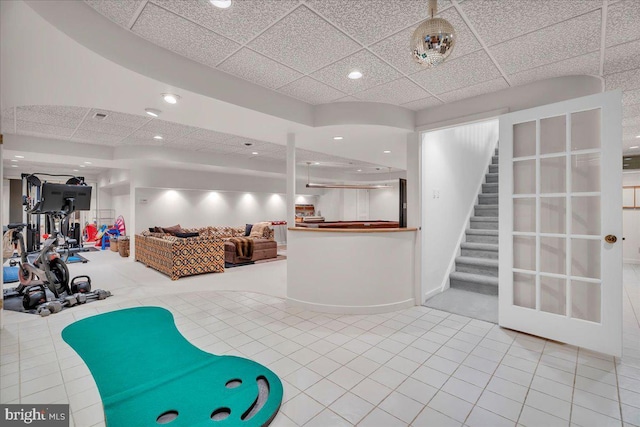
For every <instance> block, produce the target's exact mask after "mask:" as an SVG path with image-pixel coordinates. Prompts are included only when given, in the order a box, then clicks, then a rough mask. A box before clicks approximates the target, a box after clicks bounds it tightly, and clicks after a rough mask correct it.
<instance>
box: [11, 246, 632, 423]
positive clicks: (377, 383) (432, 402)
mask: <svg viewBox="0 0 640 427" xmlns="http://www.w3.org/2000/svg"><path fill="white" fill-rule="evenodd" d="M86 256H87V258H89V259H90V260H91V262H90V263H88V264H85V265H82V264H73V265H72V266H71V273H72V274H74V275H76V274H81V273H89V274H91V276H92V278H93V282H94V288H95V287H101V288H104V289H109V290H111V291H112V292H113V293H114V296H113V297H112V298H109V299H107V300H105V301H101V302H96V303H92V304H89V305H86V306H82V307H77V308H73V309H70V310H65V311H64V312H63V313H59V314H55V315H52V316H50V317H48V318H40V317H36V316H33V315H26V314H18V313H13V312H5V313H4V322H5V328H4V330H2V331H1V332H0V362H1V365H0V375H1V377H0V402H2V403H17V402H34V403H67V402H68V403H69V404H70V405H71V412H72V425H74V426H76V427H90V426H102V425H104V418H103V413H102V408H101V402H100V397H99V395H98V392H97V389H96V386H95V383H94V381H93V379H92V377H91V376H90V375H89V371H88V370H87V368H86V367H85V365H84V364H83V362H82V360H81V359H80V358H79V357H78V356H77V355H76V354H75V353H74V351H73V350H72V349H71V348H69V347H68V346H67V345H66V344H65V343H64V342H63V341H62V339H61V338H60V331H61V330H62V329H63V328H64V327H65V326H67V325H68V324H70V323H71V322H73V321H75V320H77V319H80V318H83V317H86V316H90V315H93V314H96V313H101V312H106V311H110V310H115V309H118V308H124V307H132V306H138V305H159V306H163V307H166V308H168V309H169V310H171V311H172V312H173V314H174V316H175V318H176V323H177V325H178V327H179V329H180V330H181V331H182V333H183V334H184V335H185V336H186V337H187V338H188V339H189V340H190V341H191V342H192V343H193V344H194V345H197V346H199V347H201V348H202V349H204V350H206V351H209V352H212V353H216V354H236V355H242V356H246V357H251V358H252V359H254V360H256V361H258V362H260V363H263V364H265V365H266V366H268V367H270V368H271V369H272V370H274V371H275V372H276V373H277V374H278V375H279V376H280V378H281V379H282V381H283V384H284V389H285V394H284V401H283V405H282V408H281V410H280V412H279V414H278V415H277V417H276V418H275V420H274V422H273V424H272V425H274V426H295V425H299V426H301V425H304V426H322V427H326V426H349V425H358V426H382V427H392V426H407V425H412V426H435V427H446V426H461V425H465V426H469V427H476V426H484V427H498V426H513V425H516V424H517V425H520V426H527V427H532V426H545V427H546V426H556V425H558V426H568V425H572V426H583V427H591V426H598V427H600V426H621V425H623V424H624V425H625V426H640V327H639V323H638V314H640V266H631V265H627V266H625V269H624V277H625V300H624V344H625V354H624V357H623V358H622V359H621V360H620V359H615V360H614V359H613V358H611V357H607V356H605V355H601V354H594V353H592V352H589V351H585V350H582V349H579V348H575V347H571V346H567V345H562V344H559V343H556V342H551V341H546V340H542V339H539V338H535V337H532V336H528V335H524V334H519V333H516V332H513V331H508V330H503V329H500V328H499V327H497V326H495V325H493V324H490V323H485V322H482V321H478V320H473V319H468V318H464V317H461V316H457V315H450V314H448V313H444V312H440V311H437V310H432V309H429V308H426V307H414V308H411V309H407V310H402V311H398V312H394V313H388V314H382V315H369V316H338V315H327V314H321V313H314V312H309V311H304V310H301V309H298V308H291V307H287V305H286V303H285V302H284V300H283V299H281V298H279V297H282V296H283V295H284V292H285V278H286V261H278V262H273V263H266V264H261V265H254V266H247V267H241V268H234V269H230V270H227V272H226V273H224V274H218V275H216V274H208V275H205V276H198V277H192V278H184V279H180V280H179V281H176V282H171V281H170V280H168V279H167V278H166V277H164V276H162V275H160V274H159V273H157V272H155V271H153V270H151V269H147V268H145V267H143V266H142V265H140V264H136V263H133V262H130V261H127V260H124V259H121V258H119V257H118V256H117V255H116V254H114V253H110V252H105V253H89V254H87V255H86ZM229 291H233V292H229ZM266 294H269V296H268V295H266Z"/></svg>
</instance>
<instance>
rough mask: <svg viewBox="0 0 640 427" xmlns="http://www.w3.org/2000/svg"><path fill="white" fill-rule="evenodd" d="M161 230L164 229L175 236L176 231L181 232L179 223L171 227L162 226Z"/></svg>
mask: <svg viewBox="0 0 640 427" xmlns="http://www.w3.org/2000/svg"><path fill="white" fill-rule="evenodd" d="M162 231H164V232H165V233H168V234H171V235H172V236H175V235H176V233H182V227H180V224H178V225H174V226H172V227H163V228H162Z"/></svg>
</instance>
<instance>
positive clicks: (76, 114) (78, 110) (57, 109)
mask: <svg viewBox="0 0 640 427" xmlns="http://www.w3.org/2000/svg"><path fill="white" fill-rule="evenodd" d="M18 108H20V109H21V110H24V111H34V112H36V113H42V114H50V115H53V116H63V117H73V118H76V119H81V118H83V117H84V116H85V114H87V108H82V107H67V106H63V105H24V106H21V107H18Z"/></svg>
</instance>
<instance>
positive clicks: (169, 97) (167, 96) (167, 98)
mask: <svg viewBox="0 0 640 427" xmlns="http://www.w3.org/2000/svg"><path fill="white" fill-rule="evenodd" d="M162 99H164V102H166V103H167V104H177V103H178V99H180V97H179V96H178V95H174V94H172V93H163V94H162Z"/></svg>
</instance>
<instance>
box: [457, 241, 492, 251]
mask: <svg viewBox="0 0 640 427" xmlns="http://www.w3.org/2000/svg"><path fill="white" fill-rule="evenodd" d="M460 247H461V248H462V249H476V250H482V251H496V252H498V247H499V245H497V244H493V243H475V242H463V243H461V244H460Z"/></svg>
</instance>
